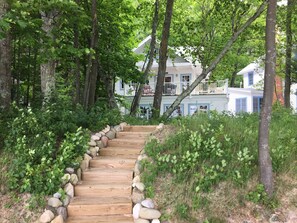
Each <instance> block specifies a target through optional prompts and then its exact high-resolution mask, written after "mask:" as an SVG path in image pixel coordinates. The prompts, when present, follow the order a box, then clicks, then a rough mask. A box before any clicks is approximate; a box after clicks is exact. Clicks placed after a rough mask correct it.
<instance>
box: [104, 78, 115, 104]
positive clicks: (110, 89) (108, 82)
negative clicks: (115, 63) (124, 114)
mask: <svg viewBox="0 0 297 223" xmlns="http://www.w3.org/2000/svg"><path fill="white" fill-rule="evenodd" d="M102 79H103V81H104V85H105V89H106V92H107V97H108V107H109V108H111V109H113V108H118V105H117V102H116V99H115V95H114V78H113V76H112V75H110V74H107V75H104V76H103V75H102Z"/></svg>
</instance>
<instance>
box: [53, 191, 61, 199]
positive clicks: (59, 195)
mask: <svg viewBox="0 0 297 223" xmlns="http://www.w3.org/2000/svg"><path fill="white" fill-rule="evenodd" d="M53 197H55V198H58V199H60V198H61V197H62V194H60V193H59V192H57V193H54V195H53Z"/></svg>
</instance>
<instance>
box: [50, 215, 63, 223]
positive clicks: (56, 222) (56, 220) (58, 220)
mask: <svg viewBox="0 0 297 223" xmlns="http://www.w3.org/2000/svg"><path fill="white" fill-rule="evenodd" d="M51 223H64V219H63V217H62V215H58V216H57V217H55V218H54V220H52V221H51Z"/></svg>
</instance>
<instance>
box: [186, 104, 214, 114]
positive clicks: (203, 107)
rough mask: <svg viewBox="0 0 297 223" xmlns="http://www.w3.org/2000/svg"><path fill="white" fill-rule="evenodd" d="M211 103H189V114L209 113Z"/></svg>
mask: <svg viewBox="0 0 297 223" xmlns="http://www.w3.org/2000/svg"><path fill="white" fill-rule="evenodd" d="M208 112H209V104H207V103H205V104H189V112H188V113H189V115H194V114H199V113H208Z"/></svg>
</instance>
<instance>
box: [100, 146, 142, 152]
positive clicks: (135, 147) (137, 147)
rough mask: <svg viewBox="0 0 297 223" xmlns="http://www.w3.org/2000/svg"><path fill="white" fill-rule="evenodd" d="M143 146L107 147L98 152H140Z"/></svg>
mask: <svg viewBox="0 0 297 223" xmlns="http://www.w3.org/2000/svg"><path fill="white" fill-rule="evenodd" d="M142 147H143V146H140V145H132V146H125V147H123V146H112V145H111V146H108V147H106V148H102V149H100V150H99V152H100V151H105V150H139V149H140V150H141V149H142Z"/></svg>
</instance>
